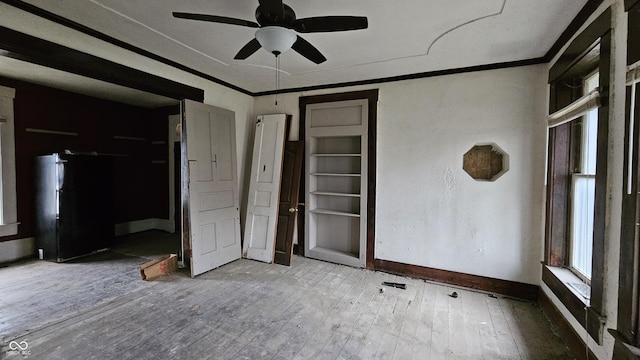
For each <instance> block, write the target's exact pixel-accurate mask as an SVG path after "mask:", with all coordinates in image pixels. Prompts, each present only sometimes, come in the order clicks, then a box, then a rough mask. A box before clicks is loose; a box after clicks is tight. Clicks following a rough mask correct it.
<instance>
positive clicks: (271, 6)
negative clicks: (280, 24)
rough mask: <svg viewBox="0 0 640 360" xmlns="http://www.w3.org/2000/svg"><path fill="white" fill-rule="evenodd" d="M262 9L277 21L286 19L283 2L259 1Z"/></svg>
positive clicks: (276, 0)
mask: <svg viewBox="0 0 640 360" xmlns="http://www.w3.org/2000/svg"><path fill="white" fill-rule="evenodd" d="M258 2H259V3H260V7H261V8H262V10H263V11H264V12H265V13H270V14H272V15H273V16H274V18H277V19H280V20H281V19H283V18H284V7H283V6H282V0H258Z"/></svg>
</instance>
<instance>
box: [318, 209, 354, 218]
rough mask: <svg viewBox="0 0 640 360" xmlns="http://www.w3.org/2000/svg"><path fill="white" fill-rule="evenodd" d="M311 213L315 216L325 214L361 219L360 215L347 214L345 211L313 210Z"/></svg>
mask: <svg viewBox="0 0 640 360" xmlns="http://www.w3.org/2000/svg"><path fill="white" fill-rule="evenodd" d="M311 213H313V214H323V215H335V216H347V217H358V218H359V217H360V214H354V213H350V212H345V211H335V210H328V209H313V210H311Z"/></svg>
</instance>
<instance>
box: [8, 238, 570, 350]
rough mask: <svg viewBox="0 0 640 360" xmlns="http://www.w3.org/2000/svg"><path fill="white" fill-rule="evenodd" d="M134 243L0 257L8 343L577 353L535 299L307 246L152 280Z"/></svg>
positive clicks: (75, 346)
mask: <svg viewBox="0 0 640 360" xmlns="http://www.w3.org/2000/svg"><path fill="white" fill-rule="evenodd" d="M127 249H128V250H127V251H128V252H129V254H132V255H123V254H102V255H101V256H102V258H100V259H102V260H103V261H95V262H91V261H85V260H83V262H81V263H73V264H54V263H48V262H44V261H30V262H24V263H20V264H15V266H10V267H7V268H0V289H4V290H7V291H9V293H4V292H3V293H2V294H3V295H2V297H0V304H1V305H2V308H0V351H3V350H4V348H2V346H7V344H8V343H9V342H10V341H11V340H20V341H22V340H26V341H28V343H29V350H30V351H32V355H31V358H34V359H36V358H46V359H64V360H68V359H83V360H84V359H91V358H95V359H157V358H167V359H216V360H219V359H241V358H247V359H272V360H282V359H420V360H425V359H427V360H429V359H430V360H438V359H473V360H476V359H491V360H495V359H547V358H549V359H554V358H556V359H570V358H571V357H570V356H569V355H568V351H567V349H566V347H565V346H564V344H562V342H561V340H560V339H559V338H557V337H556V336H555V335H553V334H552V333H551V331H550V329H549V324H548V322H546V319H545V318H544V316H543V314H542V313H541V311H540V310H539V309H538V307H537V306H536V305H535V304H532V303H529V302H523V301H517V300H513V299H508V298H499V299H498V298H491V297H489V296H487V294H482V293H477V292H473V291H469V290H466V289H454V288H451V287H446V286H442V285H440V284H435V283H430V282H425V281H422V280H416V279H408V278H403V277H399V276H395V275H390V274H385V273H378V272H371V271H368V270H363V269H356V268H351V267H347V266H340V265H335V264H330V263H326V262H322V261H317V260H313V259H307V258H301V257H298V256H295V257H294V259H293V264H292V266H291V267H284V266H280V265H272V264H264V263H261V262H257V261H251V260H246V259H241V260H238V261H234V262H232V263H230V264H227V265H225V266H222V267H220V268H218V269H215V270H213V271H210V272H208V273H205V274H203V275H201V276H198V277H196V278H195V279H192V278H190V276H189V273H188V270H187V269H181V270H180V271H178V272H177V273H174V274H170V275H169V276H167V277H163V278H160V279H158V280H156V281H152V282H146V281H142V280H140V278H139V274H138V270H137V266H138V265H139V264H140V263H142V262H143V261H144V259H142V258H140V257H136V256H133V255H135V253H136V250H135V247H134V246H129V247H128V248H127ZM143 250H144V252H150V251H152V249H151V248H149V247H148V246H146V245H145V248H144V249H143ZM87 260H91V259H87ZM93 260H96V259H93ZM17 279H20V280H17ZM44 279H46V280H44ZM383 281H389V282H401V283H405V284H406V290H402V289H396V288H391V287H384V286H382V285H381V284H382V282H383ZM380 289H383V290H384V291H383V292H381V291H380ZM454 290H455V291H456V292H457V293H458V297H457V298H452V297H450V296H449V295H450V293H451V292H452V291H454ZM4 294H7V296H5V295H4ZM7 306H9V307H11V306H15V308H16V309H20V311H21V314H20V316H18V315H15V314H13V313H11V312H10V310H8V309H7V308H6V307H7ZM541 344H544V346H541Z"/></svg>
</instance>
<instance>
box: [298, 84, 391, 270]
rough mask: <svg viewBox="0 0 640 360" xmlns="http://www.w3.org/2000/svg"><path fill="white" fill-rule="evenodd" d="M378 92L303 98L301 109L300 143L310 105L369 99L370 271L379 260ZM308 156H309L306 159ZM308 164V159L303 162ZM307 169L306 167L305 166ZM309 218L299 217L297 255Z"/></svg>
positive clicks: (302, 195)
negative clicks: (375, 260)
mask: <svg viewBox="0 0 640 360" xmlns="http://www.w3.org/2000/svg"><path fill="white" fill-rule="evenodd" d="M378 92H379V91H378V89H373V90H363V91H353V92H346V93H338V94H326V95H314V96H303V97H300V100H299V106H300V140H301V141H304V139H305V135H306V134H305V133H306V130H305V125H306V112H307V105H310V104H318V103H328V102H336V101H346V100H361V99H366V100H368V110H369V128H368V131H367V142H368V149H367V153H368V154H367V158H368V161H367V249H366V251H367V254H366V265H365V267H366V268H367V269H369V270H373V268H374V257H375V240H376V234H375V233H376V149H377V144H376V143H377V141H376V134H377V116H378ZM305 157H306V156H305ZM303 161H304V159H303ZM303 169H304V164H303ZM306 192H307V189H306V186H305V182H304V181H303V182H302V183H301V184H300V198H301V199H305V198H306V196H305V195H306ZM300 206H302V207H303V210H302V211H300V213H301V214H304V213H305V211H304V207H305V206H306V205H304V204H301V205H300ZM304 222H305V218H304V216H298V245H297V251H296V254H298V255H302V256H304V244H305V241H306V239H305V234H304V228H305V226H304V225H305V224H304Z"/></svg>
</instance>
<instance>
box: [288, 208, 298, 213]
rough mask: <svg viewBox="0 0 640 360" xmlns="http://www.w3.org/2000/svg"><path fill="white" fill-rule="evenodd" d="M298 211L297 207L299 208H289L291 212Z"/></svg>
mask: <svg viewBox="0 0 640 360" xmlns="http://www.w3.org/2000/svg"><path fill="white" fill-rule="evenodd" d="M296 211H298V209H297V208H289V212H290V213H294V212H296Z"/></svg>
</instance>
